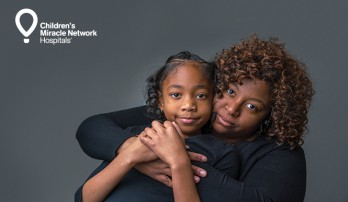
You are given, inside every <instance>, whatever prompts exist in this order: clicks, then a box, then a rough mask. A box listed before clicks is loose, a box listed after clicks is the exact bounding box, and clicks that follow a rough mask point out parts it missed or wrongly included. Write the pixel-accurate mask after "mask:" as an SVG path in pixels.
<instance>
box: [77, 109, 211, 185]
mask: <svg viewBox="0 0 348 202" xmlns="http://www.w3.org/2000/svg"><path fill="white" fill-rule="evenodd" d="M150 124H151V120H150V119H149V118H148V117H147V115H146V110H145V106H141V107H135V108H131V109H126V110H121V111H115V112H111V113H106V114H99V115H94V116H91V117H89V118H87V119H86V120H84V121H83V122H82V123H81V125H80V126H79V128H78V130H77V132H76V139H77V141H78V142H79V144H80V146H81V148H82V150H83V151H84V152H85V153H86V154H87V155H89V156H90V157H92V158H96V159H100V160H105V161H109V162H111V161H112V160H113V159H114V158H115V156H116V153H118V152H121V151H122V150H123V149H125V148H126V146H127V145H129V144H131V143H132V141H133V140H134V137H133V136H134V134H133V133H131V132H130V131H128V130H125V129H126V128H128V127H132V126H139V125H150ZM190 159H191V160H194V161H201V162H204V161H206V157H204V156H203V155H200V154H197V153H190ZM136 169H137V170H138V171H140V172H142V173H144V174H145V175H148V176H150V177H151V178H153V179H156V180H158V181H160V182H162V183H163V184H165V185H167V186H172V182H171V180H170V177H169V176H170V175H171V172H170V169H169V167H167V165H166V164H164V163H161V162H160V161H153V162H148V163H141V164H138V165H137V166H136ZM159 169H161V170H159ZM192 169H193V172H194V174H195V175H197V176H200V177H205V175H206V174H205V173H204V172H203V173H202V171H203V169H201V168H198V167H196V166H193V167H192Z"/></svg>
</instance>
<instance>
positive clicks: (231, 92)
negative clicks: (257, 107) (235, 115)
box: [227, 88, 236, 95]
mask: <svg viewBox="0 0 348 202" xmlns="http://www.w3.org/2000/svg"><path fill="white" fill-rule="evenodd" d="M227 93H228V94H230V95H235V94H236V93H235V92H234V90H232V89H231V88H229V89H227Z"/></svg>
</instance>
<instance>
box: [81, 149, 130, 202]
mask: <svg viewBox="0 0 348 202" xmlns="http://www.w3.org/2000/svg"><path fill="white" fill-rule="evenodd" d="M134 166H135V162H134V161H132V160H131V159H130V158H128V156H126V155H124V154H123V153H120V154H119V155H118V156H117V157H116V158H115V159H114V160H113V161H112V162H111V163H110V164H109V165H108V166H107V167H105V168H104V169H103V170H102V171H101V172H99V173H98V174H97V175H95V176H94V177H92V178H91V179H89V180H88V181H87V182H86V183H85V184H84V186H83V188H82V201H83V202H90V201H93V202H94V201H103V200H104V199H105V198H106V197H107V196H108V195H109V194H110V192H111V191H112V190H113V189H114V188H115V187H116V186H117V185H118V184H119V182H120V181H121V180H122V178H123V177H124V176H125V175H126V174H127V173H128V172H129V170H130V169H132V168H133V167H134Z"/></svg>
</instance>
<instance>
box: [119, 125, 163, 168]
mask: <svg viewBox="0 0 348 202" xmlns="http://www.w3.org/2000/svg"><path fill="white" fill-rule="evenodd" d="M143 133H144V131H143V132H141V133H140V135H139V136H141V135H142V134H143ZM121 153H122V154H123V155H126V156H128V158H129V160H130V161H131V162H133V163H134V164H135V165H137V164H139V163H144V162H150V161H154V160H156V159H158V157H157V155H156V154H155V153H154V152H153V151H152V150H151V149H150V148H149V147H148V146H146V145H145V144H143V143H142V142H141V141H140V139H139V137H136V138H135V139H134V141H133V142H132V143H131V144H130V145H128V146H127V147H126V148H124V150H122V152H121Z"/></svg>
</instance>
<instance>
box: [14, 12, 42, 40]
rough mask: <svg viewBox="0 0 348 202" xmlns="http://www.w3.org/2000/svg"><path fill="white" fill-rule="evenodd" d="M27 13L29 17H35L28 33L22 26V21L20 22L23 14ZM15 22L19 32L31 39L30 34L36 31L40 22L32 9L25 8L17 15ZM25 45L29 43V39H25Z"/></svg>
mask: <svg viewBox="0 0 348 202" xmlns="http://www.w3.org/2000/svg"><path fill="white" fill-rule="evenodd" d="M26 13H27V14H29V15H31V17H33V23H32V24H31V26H30V28H29V29H28V31H25V30H24V29H23V27H22V25H21V21H20V19H21V16H22V15H23V14H26ZM15 21H16V26H17V28H18V30H19V31H20V32H21V33H22V34H23V35H24V36H25V37H29V36H30V34H31V33H32V32H33V31H34V30H35V28H36V25H37V21H38V20H37V15H36V13H35V12H34V11H33V10H31V9H29V8H24V9H22V10H20V11H18V13H17V15H16V20H15ZM24 43H29V39H28V38H25V39H24Z"/></svg>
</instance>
